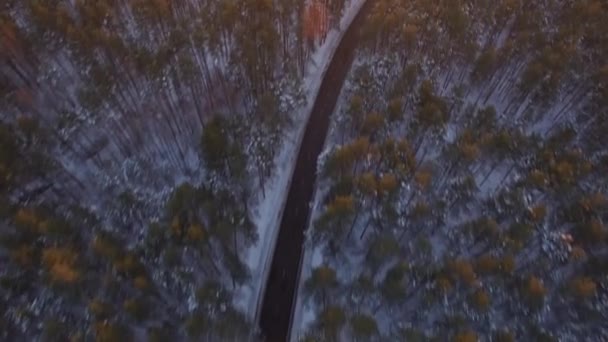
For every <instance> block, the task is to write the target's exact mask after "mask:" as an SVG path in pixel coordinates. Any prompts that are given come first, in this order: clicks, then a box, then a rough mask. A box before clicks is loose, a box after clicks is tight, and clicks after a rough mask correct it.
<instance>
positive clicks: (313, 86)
mask: <svg viewBox="0 0 608 342" xmlns="http://www.w3.org/2000/svg"><path fill="white" fill-rule="evenodd" d="M364 2H365V0H351V1H349V2H348V4H347V5H346V6H345V10H344V13H343V16H342V18H341V19H340V26H339V28H338V29H332V30H331V31H329V32H328V34H327V37H326V39H325V41H324V42H323V43H322V44H320V46H318V47H317V49H316V50H315V52H314V53H313V55H312V56H311V60H310V62H309V63H308V65H307V67H306V72H305V76H304V79H303V87H304V94H305V96H306V105H305V106H304V107H302V108H301V109H300V111H299V112H298V113H297V115H296V117H295V120H294V121H295V125H294V126H293V129H291V130H290V131H289V132H287V133H286V134H285V139H284V143H283V147H282V148H281V151H280V153H279V154H278V156H277V158H276V162H275V163H276V165H275V167H276V170H275V172H274V173H273V176H272V177H271V179H269V180H268V182H267V189H266V196H265V197H264V198H262V196H261V194H260V198H261V199H260V201H259V202H258V203H259V204H258V205H256V206H255V207H253V208H252V215H251V216H252V219H253V222H254V223H255V225H256V227H257V232H258V235H259V240H258V243H257V244H255V245H254V246H252V247H251V248H250V249H249V250H248V251H247V252H246V259H245V261H246V263H247V265H248V267H249V269H250V271H251V276H252V281H251V282H250V283H249V284H248V285H245V286H242V287H241V288H240V289H238V290H237V291H236V293H235V297H234V298H235V300H234V304H235V306H236V307H238V308H240V309H241V310H242V311H243V312H244V313H246V314H247V316H248V317H250V318H252V319H254V320H255V321H257V318H258V317H257V316H258V313H259V309H260V307H261V302H262V300H263V295H264V288H265V283H266V278H267V276H268V271H269V270H270V264H271V262H272V256H273V252H274V245H275V241H276V238H277V236H278V231H279V225H280V220H281V216H282V214H283V209H284V204H285V201H286V199H287V193H288V189H289V185H290V184H291V178H292V175H293V171H294V167H295V163H296V159H297V155H298V151H299V147H300V143H301V141H302V138H303V136H304V131H305V128H306V122H307V121H308V118H309V116H310V112H311V110H312V107H313V105H314V102H315V99H316V97H317V93H318V92H319V88H320V86H321V81H322V80H323V77H324V75H325V73H326V71H327V68H328V67H329V64H330V61H331V59H332V57H333V54H334V52H335V50H336V48H337V47H338V44H339V42H340V40H341V39H342V36H343V34H344V32H345V31H346V28H348V26H349V25H350V23H351V22H352V21H353V19H354V18H355V16H356V14H357V13H358V12H359V10H360V9H361V6H362V5H363V3H364ZM294 326H296V321H295V320H294Z"/></svg>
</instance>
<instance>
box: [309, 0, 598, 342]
mask: <svg viewBox="0 0 608 342" xmlns="http://www.w3.org/2000/svg"><path fill="white" fill-rule="evenodd" d="M607 23H608V3H606V2H605V1H597V0H588V1H587V0H580V1H567V0H563V1H561V0H539V1H518V0H497V1H484V0H454V1H448V0H445V1H425V0H408V1H400V0H378V1H374V6H373V9H372V10H371V13H369V15H368V18H367V19H366V23H365V25H364V27H363V28H362V42H361V43H360V45H361V47H360V48H359V50H358V51H357V53H358V55H357V59H356V61H355V65H354V66H353V68H352V69H351V71H350V74H349V76H348V80H347V83H346V85H345V88H344V89H343V90H342V94H341V99H340V104H339V109H338V110H336V112H335V113H334V115H333V117H332V123H331V128H330V134H329V136H328V138H327V141H326V148H325V151H324V153H323V155H322V157H321V160H320V164H319V165H320V166H319V168H318V173H319V174H320V176H321V177H322V179H321V180H320V182H319V183H318V186H317V189H316V193H317V195H316V200H317V204H316V209H315V212H314V214H313V218H312V222H311V227H310V229H311V231H310V232H309V233H308V235H309V239H308V242H307V249H308V252H307V254H308V257H307V258H305V259H307V260H305V264H306V265H307V266H305V269H304V270H303V274H302V277H303V279H302V281H301V285H300V292H301V294H302V295H303V296H304V300H303V304H302V309H301V310H302V311H303V312H304V313H303V314H302V317H304V321H305V322H304V324H303V327H301V329H300V331H299V335H300V336H301V338H302V339H303V340H305V341H317V340H323V341H380V340H382V341H384V340H386V341H430V340H432V341H459V342H464V341H467V342H468V341H501V342H502V341H582V340H585V341H605V340H607V339H608V329H607V326H606V324H605V322H606V320H607V319H608V245H607V244H608V230H607V228H606V226H605V224H604V221H605V220H606V219H608V216H607V214H608V212H607V209H608V198H607V197H606V195H607V186H608V184H607V179H608V178H607V177H606V172H607V171H608V150H607V149H606V146H608V139H607V136H608V135H607V133H608V126H607V119H608V117H607V114H608V64H606V61H607V60H608V26H607Z"/></svg>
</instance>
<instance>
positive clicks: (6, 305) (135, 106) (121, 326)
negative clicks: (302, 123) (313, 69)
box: [0, 0, 348, 341]
mask: <svg viewBox="0 0 608 342" xmlns="http://www.w3.org/2000/svg"><path fill="white" fill-rule="evenodd" d="M345 3H348V2H345V1H344V0H331V1H327V0H326V1H323V2H319V4H316V2H315V3H314V4H313V5H314V6H311V5H310V4H309V2H307V1H300V0H280V1H273V0H221V1H220V0H182V1H170V0H151V1H147V0H127V1H125V0H101V1H100V0H26V1H23V0H3V1H2V2H1V4H0V265H1V267H0V340H6V341H22V340H43V341H66V340H70V341H92V340H95V341H129V340H138V341H140V340H147V341H167V340H171V339H175V338H177V339H178V340H185V339H189V338H191V339H193V340H205V341H224V340H238V341H245V340H248V339H250V338H252V336H253V333H254V332H255V329H254V328H253V326H252V319H253V317H250V315H248V314H246V313H245V312H244V311H243V310H240V308H238V307H237V306H236V305H234V303H235V302H236V298H235V295H236V293H237V289H239V288H242V287H243V286H248V284H250V283H251V282H253V281H256V280H255V279H253V278H252V276H251V270H250V269H249V267H248V266H247V264H246V260H245V259H246V255H244V252H245V251H247V250H248V249H250V248H253V247H252V246H255V245H256V243H257V241H258V236H259V234H258V230H259V229H261V228H260V227H257V226H256V224H255V222H254V217H253V216H254V214H253V210H252V207H255V206H256V205H257V204H258V202H260V201H261V199H263V198H265V197H266V195H267V194H266V188H267V187H268V183H269V179H270V178H271V177H272V176H273V173H275V172H276V170H277V163H276V162H275V159H276V157H277V153H278V151H279V150H280V148H281V146H282V145H283V144H284V143H285V140H286V138H285V136H286V132H289V131H290V130H292V128H293V126H294V123H295V122H297V120H295V119H296V116H297V115H296V114H297V112H298V109H299V108H300V107H302V106H303V104H304V103H305V102H306V100H307V99H306V98H305V96H304V91H303V85H302V84H303V79H304V77H305V69H306V66H307V64H309V61H310V60H311V56H312V54H313V52H315V51H316V50H317V48H318V47H319V46H320V45H321V44H322V43H323V41H324V39H325V36H326V33H327V32H328V30H330V29H332V28H334V27H336V26H337V23H338V21H339V19H340V16H341V13H342V10H343V8H344V6H345ZM262 228H263V227H262Z"/></svg>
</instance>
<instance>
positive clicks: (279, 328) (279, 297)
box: [260, 0, 373, 342]
mask: <svg viewBox="0 0 608 342" xmlns="http://www.w3.org/2000/svg"><path fill="white" fill-rule="evenodd" d="M372 2H373V1H372V0H368V1H366V3H365V4H364V5H363V6H362V7H361V9H360V10H359V13H358V14H357V15H356V17H355V18H354V20H353V21H352V23H351V25H350V26H349V27H348V28H347V30H346V32H345V33H344V35H343V37H342V40H341V41H340V43H339V44H338V47H337V49H336V51H335V53H334V55H333V58H332V60H331V62H330V64H329V67H328V69H327V72H326V74H325V76H324V78H323V81H322V83H321V87H320V88H319V93H318V94H317V98H316V100H315V103H314V105H313V108H312V112H311V114H310V118H309V120H308V123H307V124H306V130H305V132H304V137H303V139H302V144H301V145H300V150H299V153H298V159H297V161H296V165H295V169H294V173H293V177H292V182H291V185H290V188H289V192H288V195H287V202H286V203H285V209H284V211H283V217H282V218H281V225H280V227H279V235H278V237H277V241H276V246H275V249H274V254H273V258H272V264H271V268H270V272H269V276H268V280H267V282H266V287H265V291H264V300H263V302H262V309H261V313H260V329H261V332H262V336H263V338H264V339H265V341H267V342H282V341H288V339H289V337H288V336H287V335H288V333H289V329H290V325H291V317H292V315H293V310H294V307H293V304H294V303H295V300H294V297H295V296H296V295H297V293H296V289H297V286H298V284H297V283H298V278H299V274H298V272H299V265H300V259H301V258H302V247H303V242H304V232H305V230H306V228H307V227H306V226H307V223H308V217H309V215H310V210H311V208H310V207H309V203H310V202H311V200H312V195H313V189H314V185H315V181H316V170H317V159H318V156H319V154H320V153H321V150H322V149H323V145H324V143H325V137H326V135H327V129H328V127H329V117H330V115H331V114H332V113H333V111H334V108H335V107H336V102H337V100H338V96H339V95H340V91H341V89H342V85H343V83H344V80H345V79H346V75H347V73H348V71H349V70H350V67H351V65H352V61H353V56H354V52H355V48H356V47H357V43H358V36H359V28H360V27H361V24H362V20H363V19H364V16H365V14H366V13H367V11H369V8H370V7H371V3H372Z"/></svg>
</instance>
